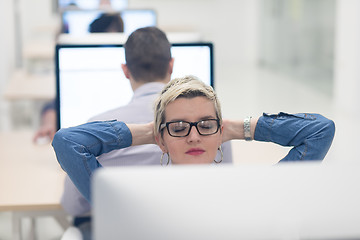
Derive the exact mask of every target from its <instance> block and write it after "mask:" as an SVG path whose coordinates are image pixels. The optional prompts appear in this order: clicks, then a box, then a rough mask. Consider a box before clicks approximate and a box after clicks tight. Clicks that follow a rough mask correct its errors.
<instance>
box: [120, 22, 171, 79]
mask: <svg viewBox="0 0 360 240" xmlns="http://www.w3.org/2000/svg"><path fill="white" fill-rule="evenodd" d="M170 48H171V45H170V43H169V41H168V39H167V37H166V35H165V33H164V32H162V31H161V30H160V29H158V28H156V27H146V28H140V29H137V30H136V31H134V32H133V33H132V34H131V35H130V36H129V38H128V40H127V41H126V43H125V59H126V65H125V66H123V70H124V73H125V75H126V77H127V78H131V77H132V78H133V79H134V80H135V81H136V82H153V81H159V80H160V81H161V80H164V79H165V78H170V74H171V72H172V63H173V60H172V58H171V52H170Z"/></svg>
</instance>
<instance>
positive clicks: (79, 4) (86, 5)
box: [58, 0, 128, 10]
mask: <svg viewBox="0 0 360 240" xmlns="http://www.w3.org/2000/svg"><path fill="white" fill-rule="evenodd" d="M100 1H101V0H58V9H59V10H66V9H69V8H71V9H74V8H77V9H82V10H86V9H87V10H89V9H99V8H100V7H101V6H100ZM127 6H128V0H110V6H109V7H110V8H111V9H114V10H123V9H125V8H126V7H127Z"/></svg>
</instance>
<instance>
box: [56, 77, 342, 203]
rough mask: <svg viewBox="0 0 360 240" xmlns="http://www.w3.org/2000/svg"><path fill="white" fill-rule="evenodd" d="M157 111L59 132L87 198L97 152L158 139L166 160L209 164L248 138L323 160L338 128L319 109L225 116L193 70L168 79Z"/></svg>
mask: <svg viewBox="0 0 360 240" xmlns="http://www.w3.org/2000/svg"><path fill="white" fill-rule="evenodd" d="M154 112H155V118H154V122H152V123H148V124H126V123H123V122H119V121H104V122H91V123H86V124H83V125H80V126H77V127H72V128H68V129H61V130H59V131H58V132H57V133H56V135H55V137H54V140H53V147H54V150H55V152H56V156H57V159H58V161H59V163H60V165H61V167H62V168H63V169H64V170H65V171H66V172H67V173H68V175H69V176H70V178H71V180H72V181H73V182H74V184H75V185H76V186H77V188H78V189H79V191H80V192H81V193H82V194H83V195H84V197H85V198H86V199H87V200H88V201H89V202H91V199H90V196H91V193H90V181H91V176H92V174H93V172H94V171H95V170H96V169H97V168H99V167H101V165H100V163H99V162H98V161H97V159H96V157H97V156H99V155H101V154H103V153H107V152H110V151H112V150H115V149H120V148H126V147H129V146H135V145H142V144H158V145H159V147H160V148H161V150H162V152H163V157H161V159H159V162H161V163H162V164H168V163H169V162H171V163H172V164H210V163H218V162H221V158H220V159H216V155H217V152H218V151H220V152H221V147H220V145H221V143H222V142H225V141H228V140H232V139H246V140H257V141H267V142H274V143H277V144H280V145H283V146H293V148H292V149H291V150H290V151H289V153H288V154H287V155H286V156H285V157H284V158H283V159H282V160H281V161H299V160H322V159H323V158H324V157H325V155H326V153H327V151H328V150H329V148H330V146H331V143H332V140H333V137H334V132H335V125H334V122H333V121H331V120H329V119H327V118H325V117H323V116H321V115H319V114H286V113H279V114H276V115H267V114H264V115H263V116H261V117H258V118H249V119H245V120H244V121H243V120H235V121H232V120H223V119H222V116H221V108H220V104H219V100H218V98H217V96H216V94H215V92H214V91H213V89H212V88H211V87H209V86H207V85H205V84H204V83H203V82H202V81H200V80H198V79H197V78H196V77H194V76H187V77H184V78H178V79H174V80H172V81H171V82H170V83H168V84H167V85H166V86H165V88H164V89H163V91H162V92H161V94H160V96H159V98H158V99H157V100H156V102H155V111H154ZM220 155H221V154H220ZM159 164H160V163H159Z"/></svg>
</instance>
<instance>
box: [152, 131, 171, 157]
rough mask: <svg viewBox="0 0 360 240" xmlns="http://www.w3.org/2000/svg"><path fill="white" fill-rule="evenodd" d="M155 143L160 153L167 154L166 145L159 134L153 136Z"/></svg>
mask: <svg viewBox="0 0 360 240" xmlns="http://www.w3.org/2000/svg"><path fill="white" fill-rule="evenodd" d="M155 141H156V143H157V145H158V146H159V147H160V149H161V151H162V152H163V153H167V152H168V150H167V147H166V145H165V143H164V139H163V138H162V136H161V133H159V134H158V135H156V136H155Z"/></svg>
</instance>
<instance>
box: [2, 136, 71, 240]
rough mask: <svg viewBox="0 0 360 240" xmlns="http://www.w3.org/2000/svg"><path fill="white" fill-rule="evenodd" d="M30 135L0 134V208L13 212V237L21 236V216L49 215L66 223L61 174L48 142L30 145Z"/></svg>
mask: <svg viewBox="0 0 360 240" xmlns="http://www.w3.org/2000/svg"><path fill="white" fill-rule="evenodd" d="M33 134H34V133H33V132H32V131H21V132H8V133H0V146H1V158H0V193H1V194H0V211H12V212H13V239H20V238H21V218H22V217H31V218H33V217H36V216H49V215H51V216H54V217H55V218H56V220H58V222H59V223H60V225H61V226H62V227H63V228H66V227H68V226H69V223H68V222H67V220H66V215H65V213H64V212H63V210H62V208H61V205H60V197H61V194H62V191H63V185H64V177H65V173H64V172H63V171H62V169H61V168H60V166H59V164H58V163H57V161H56V158H55V153H54V151H53V149H52V147H51V145H50V144H46V145H34V144H33V142H32V137H33ZM32 222H34V221H32ZM32 229H33V228H32ZM34 234H35V233H34V232H32V235H34Z"/></svg>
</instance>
